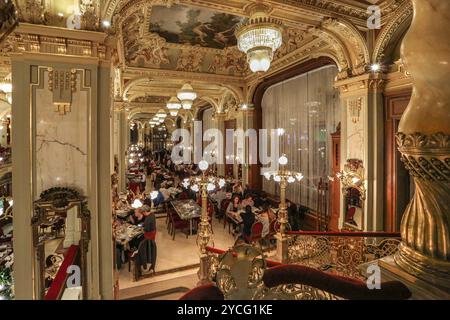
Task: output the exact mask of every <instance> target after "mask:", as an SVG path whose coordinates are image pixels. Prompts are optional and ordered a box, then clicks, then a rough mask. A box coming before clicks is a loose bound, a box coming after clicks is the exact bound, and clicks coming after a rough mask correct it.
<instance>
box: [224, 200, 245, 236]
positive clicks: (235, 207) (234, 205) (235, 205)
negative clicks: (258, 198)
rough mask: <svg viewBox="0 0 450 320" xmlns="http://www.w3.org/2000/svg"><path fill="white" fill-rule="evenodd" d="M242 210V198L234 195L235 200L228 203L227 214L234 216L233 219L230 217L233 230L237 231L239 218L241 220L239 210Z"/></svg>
mask: <svg viewBox="0 0 450 320" xmlns="http://www.w3.org/2000/svg"><path fill="white" fill-rule="evenodd" d="M240 210H242V204H241V198H239V196H234V198H233V201H231V202H230V204H229V205H228V208H227V211H226V215H227V216H228V217H232V218H233V219H231V220H230V219H228V220H229V221H230V222H231V223H232V224H233V230H234V231H236V228H237V226H238V223H237V220H239V218H237V217H238V212H239V211H240Z"/></svg>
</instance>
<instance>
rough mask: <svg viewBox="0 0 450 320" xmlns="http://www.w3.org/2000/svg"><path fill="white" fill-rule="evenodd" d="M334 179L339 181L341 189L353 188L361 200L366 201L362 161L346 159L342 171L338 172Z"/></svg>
mask: <svg viewBox="0 0 450 320" xmlns="http://www.w3.org/2000/svg"><path fill="white" fill-rule="evenodd" d="M336 177H337V178H338V179H339V180H341V183H342V189H343V190H344V193H345V190H347V189H349V188H355V189H357V190H358V191H359V192H360V195H361V200H365V199H366V187H365V185H364V167H363V165H362V160H358V159H348V160H347V163H346V164H345V165H344V170H343V171H341V172H338V173H337V174H336Z"/></svg>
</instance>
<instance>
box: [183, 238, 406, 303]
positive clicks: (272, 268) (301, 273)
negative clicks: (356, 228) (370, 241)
mask: <svg viewBox="0 0 450 320" xmlns="http://www.w3.org/2000/svg"><path fill="white" fill-rule="evenodd" d="M352 238H353V239H356V238H357V237H352ZM206 256H207V259H206V261H207V269H208V271H209V273H208V280H209V283H205V284H203V285H202V286H200V287H197V288H195V289H193V290H191V291H190V292H188V293H187V294H186V295H185V296H183V298H182V300H204V299H207V300H208V299H209V300H224V299H225V300H235V299H238V300H249V299H251V300H271V299H275V300H280V299H282V300H342V299H351V300H355V299H356V300H361V299H364V300H378V299H389V300H402V299H408V298H410V296H411V292H410V291H409V290H408V288H407V287H406V286H405V285H404V284H402V283H401V282H398V281H388V282H383V283H382V286H381V287H380V289H379V290H371V289H370V288H369V287H368V286H367V284H366V282H365V281H362V280H361V279H355V278H352V277H346V276H342V275H337V274H333V273H330V272H324V271H321V270H318V269H317V268H314V267H309V266H303V265H299V264H281V263H279V262H276V261H272V260H267V259H265V254H264V253H263V251H262V250H261V248H260V247H257V246H250V245H245V244H241V245H236V246H234V247H233V248H230V249H229V250H227V251H225V250H220V249H217V248H213V247H206Z"/></svg>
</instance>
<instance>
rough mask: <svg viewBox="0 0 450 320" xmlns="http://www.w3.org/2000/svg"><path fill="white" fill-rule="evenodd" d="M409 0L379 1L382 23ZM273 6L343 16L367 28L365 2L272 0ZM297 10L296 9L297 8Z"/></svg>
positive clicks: (363, 28)
mask: <svg viewBox="0 0 450 320" xmlns="http://www.w3.org/2000/svg"><path fill="white" fill-rule="evenodd" d="M409 1H410V0H386V1H380V3H379V4H378V5H379V6H380V8H381V15H382V16H383V17H384V19H382V24H383V23H385V22H386V21H390V20H391V15H392V14H393V12H394V11H395V10H397V9H398V8H399V7H401V6H403V4H404V3H405V2H409ZM271 2H272V5H273V6H276V7H277V8H281V9H283V11H286V12H289V11H293V10H295V9H293V8H294V7H295V8H301V9H304V10H308V11H310V12H315V13H316V14H318V15H322V16H328V17H330V16H331V17H336V16H339V18H341V17H345V18H346V19H348V20H350V21H351V22H352V23H354V24H355V25H357V26H358V28H359V29H361V30H366V29H367V25H366V22H367V17H368V14H367V6H368V5H367V4H364V3H356V2H355V3H354V4H350V3H348V2H345V0H273V1H271ZM297 10H298V9H297Z"/></svg>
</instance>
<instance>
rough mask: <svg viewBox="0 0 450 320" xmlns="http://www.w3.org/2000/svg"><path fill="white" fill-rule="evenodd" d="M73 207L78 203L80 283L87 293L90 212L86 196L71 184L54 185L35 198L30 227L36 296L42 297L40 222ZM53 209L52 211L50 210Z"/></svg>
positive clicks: (43, 281) (43, 254) (84, 293)
mask: <svg viewBox="0 0 450 320" xmlns="http://www.w3.org/2000/svg"><path fill="white" fill-rule="evenodd" d="M73 207H78V214H77V218H79V219H80V220H81V235H80V242H79V250H80V267H81V285H82V288H83V299H87V296H88V294H87V293H88V272H87V252H88V249H89V242H90V238H91V237H90V234H91V232H90V223H91V214H90V211H89V209H88V206H87V200H86V197H84V196H82V195H81V194H80V193H79V192H78V191H76V190H74V189H70V188H62V187H54V188H50V189H47V190H45V191H43V192H42V193H41V195H40V196H39V199H38V200H36V201H35V202H34V215H33V217H32V219H31V225H32V229H33V246H34V249H35V258H36V260H37V261H38V268H35V274H38V281H39V283H38V284H39V298H40V299H44V298H45V240H44V241H43V240H42V239H40V237H39V226H40V225H41V224H42V223H45V222H46V221H48V218H50V217H54V216H55V215H57V214H58V213H63V212H67V211H68V210H70V209H71V208H73ZM50 213H52V214H50Z"/></svg>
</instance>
